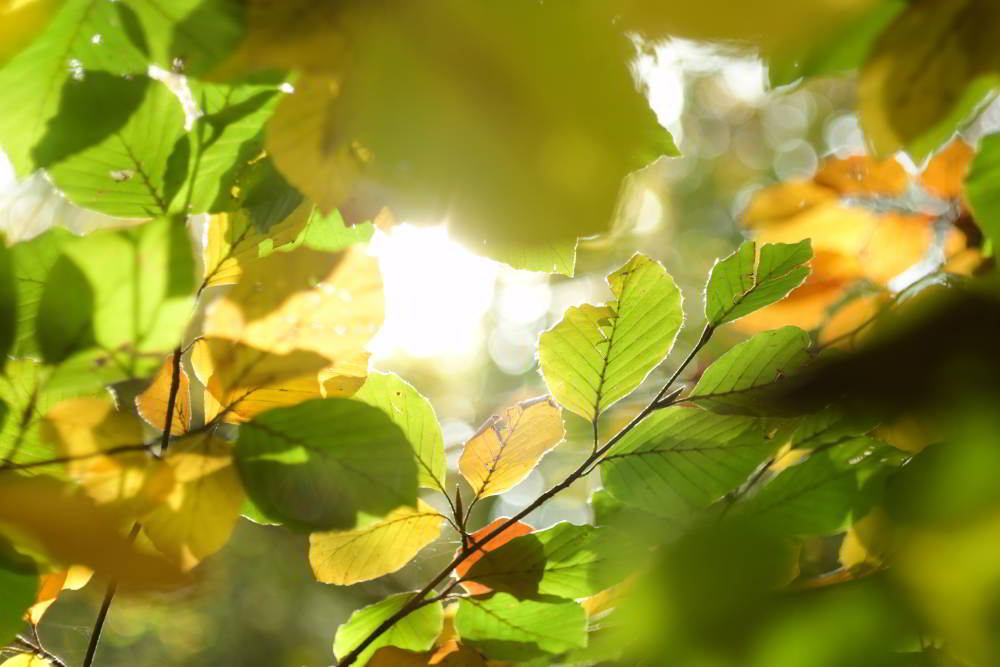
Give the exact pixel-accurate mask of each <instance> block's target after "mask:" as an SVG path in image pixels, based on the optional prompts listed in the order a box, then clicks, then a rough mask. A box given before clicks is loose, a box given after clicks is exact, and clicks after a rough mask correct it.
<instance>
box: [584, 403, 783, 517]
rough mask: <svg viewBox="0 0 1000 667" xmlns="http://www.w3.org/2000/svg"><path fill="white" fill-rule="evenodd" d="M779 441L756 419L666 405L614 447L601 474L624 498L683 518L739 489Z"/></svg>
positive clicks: (656, 512)
mask: <svg viewBox="0 0 1000 667" xmlns="http://www.w3.org/2000/svg"><path fill="white" fill-rule="evenodd" d="M779 444H780V443H777V442H773V441H771V440H769V439H768V438H767V437H766V436H765V433H764V431H763V428H762V426H761V424H760V423H759V420H757V419H752V418H750V417H740V416H722V415H715V414H712V413H710V412H705V411H703V410H698V409H690V408H680V407H675V408H666V409H664V410H659V411H657V412H654V413H653V414H651V415H650V416H649V417H647V418H646V419H644V420H643V421H642V422H641V423H640V424H639V425H638V426H636V427H635V428H634V429H632V430H631V431H630V432H629V433H628V434H626V435H625V437H623V438H622V439H621V441H620V442H619V443H618V444H617V445H615V446H614V448H612V450H611V451H610V453H609V454H608V456H607V457H606V458H605V459H604V460H603V462H602V463H601V478H602V480H603V481H604V487H605V488H606V489H607V490H608V491H609V492H610V493H611V494H612V495H613V496H614V497H615V498H618V499H619V500H621V501H622V502H624V503H626V504H628V505H631V506H633V507H637V508H639V509H642V510H644V511H646V512H649V513H651V514H654V515H657V516H662V517H668V518H673V519H682V518H684V517H685V516H687V515H690V514H691V513H692V512H694V511H696V510H699V509H703V508H705V507H707V506H708V505H710V504H711V503H713V502H715V501H717V500H719V499H720V498H722V497H723V496H724V495H725V494H726V493H728V492H730V491H732V490H733V489H735V488H737V487H738V486H739V485H740V484H742V483H743V482H744V481H745V480H746V478H747V477H748V476H749V475H750V474H751V473H752V472H753V471H754V469H756V468H757V467H758V466H759V465H760V464H761V463H762V462H763V461H764V460H765V459H766V458H767V457H768V456H770V455H771V454H772V453H773V452H774V451H775V450H776V449H777V447H778V446H779Z"/></svg>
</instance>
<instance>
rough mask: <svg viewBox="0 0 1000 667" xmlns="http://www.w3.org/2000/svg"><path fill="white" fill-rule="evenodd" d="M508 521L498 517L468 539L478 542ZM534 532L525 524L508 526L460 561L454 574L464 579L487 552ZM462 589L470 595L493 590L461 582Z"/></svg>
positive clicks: (471, 582)
mask: <svg viewBox="0 0 1000 667" xmlns="http://www.w3.org/2000/svg"><path fill="white" fill-rule="evenodd" d="M509 520H510V519H509V517H500V518H499V519H494V520H493V521H491V522H490V523H489V524H488V525H486V526H484V527H483V528H480V529H479V530H477V531H476V532H474V533H472V535H470V537H472V539H473V540H475V541H479V540H481V539H482V538H484V537H486V536H487V535H489V534H490V533H492V532H493V531H494V530H496V529H497V528H499V527H500V526H501V525H503V524H504V523H505V522H507V521H509ZM534 530H535V529H534V528H532V527H531V526H529V525H528V524H526V523H523V522H521V521H515V522H514V523H512V524H511V525H510V527H508V528H507V529H505V530H504V531H503V532H502V533H500V534H499V535H497V536H496V537H494V538H493V539H492V540H490V541H489V542H486V543H484V544H483V545H481V546H480V547H479V549H477V550H476V551H475V552H473V554H472V555H471V556H469V557H468V558H466V559H465V560H464V561H462V562H461V564H459V566H458V567H456V568H455V574H457V575H458V576H459V577H460V578H461V577H464V576H465V575H466V574H468V572H469V570H470V569H471V568H472V566H473V565H475V564H476V561H478V560H479V559H480V558H482V557H483V554H485V553H486V552H488V551H493V550H494V549H499V548H500V547H502V546H503V545H505V544H507V543H508V542H510V541H511V540H512V539H514V538H515V537H521V536H522V535H527V534H529V533H531V532H533V531H534ZM462 588H464V589H465V590H467V591H468V592H469V593H470V594H471V595H482V594H483V593H489V592H490V591H492V590H493V589H492V588H490V587H489V586H484V585H483V584H479V583H476V582H474V581H466V582H463V583H462Z"/></svg>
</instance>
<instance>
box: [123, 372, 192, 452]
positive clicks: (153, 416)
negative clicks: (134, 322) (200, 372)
mask: <svg viewBox="0 0 1000 667" xmlns="http://www.w3.org/2000/svg"><path fill="white" fill-rule="evenodd" d="M177 370H178V373H177V393H176V395H175V397H174V413H173V416H172V417H171V420H170V434H171V435H182V434H184V433H187V431H188V429H189V428H190V427H191V404H190V400H189V398H188V396H189V391H190V383H189V381H188V376H187V373H186V372H185V371H184V368H183V367H179V368H178V369H177ZM173 377H174V362H173V357H172V356H171V357H167V359H166V360H165V361H164V362H163V365H162V366H160V370H159V371H157V372H156V375H155V376H154V377H153V381H152V382H151V383H150V384H149V386H148V387H147V388H146V390H145V391H143V392H142V393H141V394H139V395H138V396H136V398H135V409H136V412H138V413H139V416H140V417H142V418H143V419H145V420H146V423H147V424H149V425H150V426H152V427H154V428H158V429H160V430H161V431H162V430H163V429H164V428H166V424H167V406H168V405H169V403H170V387H171V384H172V382H173Z"/></svg>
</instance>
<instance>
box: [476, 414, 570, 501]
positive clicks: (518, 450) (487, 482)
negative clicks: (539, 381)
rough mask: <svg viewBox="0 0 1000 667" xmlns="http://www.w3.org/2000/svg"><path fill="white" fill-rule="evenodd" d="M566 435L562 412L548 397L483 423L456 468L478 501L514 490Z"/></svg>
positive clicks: (495, 416)
mask: <svg viewBox="0 0 1000 667" xmlns="http://www.w3.org/2000/svg"><path fill="white" fill-rule="evenodd" d="M565 435H566V429H565V428H564V427H563V421H562V410H560V408H559V406H558V405H556V404H555V402H554V401H552V400H551V399H550V398H548V397H545V396H543V397H539V398H535V399H532V400H530V401H525V402H523V403H519V404H517V405H515V406H514V407H511V408H507V409H506V410H504V411H503V412H502V413H501V414H499V415H494V416H493V417H490V418H489V419H488V420H486V423H485V424H483V426H482V427H481V428H480V429H479V432H478V433H476V434H475V435H474V436H472V437H471V438H469V440H468V441H467V442H466V443H465V448H464V449H463V450H462V458H461V459H459V462H458V469H459V471H460V472H461V473H462V476H463V477H465V481H467V482H468V483H469V485H470V486H471V487H472V489H473V491H474V492H475V495H476V497H477V498H482V497H485V496H494V495H497V494H498V493H503V492H504V491H506V490H508V489H511V488H513V487H514V486H515V485H517V483H518V482H520V481H521V480H523V479H524V478H525V477H527V476H528V473H530V472H531V471H532V470H533V469H534V467H535V466H536V465H538V462H539V461H540V460H541V459H542V457H543V456H545V454H546V453H547V452H548V451H549V450H550V449H552V448H553V447H555V446H556V445H558V444H559V443H560V442H562V440H563V437H564V436H565Z"/></svg>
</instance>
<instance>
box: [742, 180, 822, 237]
mask: <svg viewBox="0 0 1000 667" xmlns="http://www.w3.org/2000/svg"><path fill="white" fill-rule="evenodd" d="M836 197H837V193H836V192H834V191H833V190H831V189H830V188H827V187H824V186H822V185H818V184H816V183H814V182H812V181H801V180H800V181H788V182H786V183H778V184H776V185H772V186H770V187H767V188H764V189H763V190H759V191H757V192H756V193H754V196H753V198H752V199H751V200H750V204H749V206H747V208H746V210H745V211H743V215H742V216H741V219H742V221H743V224H744V225H746V226H748V227H757V226H758V225H762V224H767V223H773V222H777V221H781V220H784V219H786V218H791V217H793V216H796V215H798V214H799V213H802V212H803V211H805V210H807V209H810V208H812V207H813V206H817V205H819V204H825V203H830V202H831V201H834V200H835V199H836Z"/></svg>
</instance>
